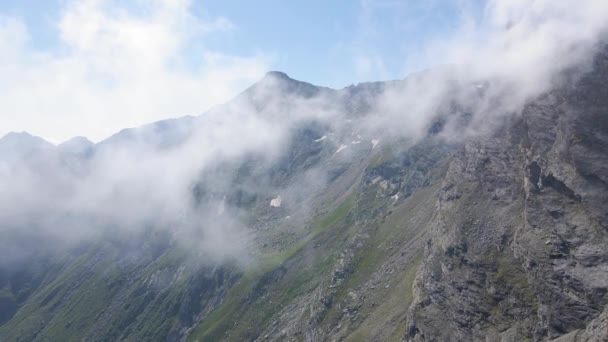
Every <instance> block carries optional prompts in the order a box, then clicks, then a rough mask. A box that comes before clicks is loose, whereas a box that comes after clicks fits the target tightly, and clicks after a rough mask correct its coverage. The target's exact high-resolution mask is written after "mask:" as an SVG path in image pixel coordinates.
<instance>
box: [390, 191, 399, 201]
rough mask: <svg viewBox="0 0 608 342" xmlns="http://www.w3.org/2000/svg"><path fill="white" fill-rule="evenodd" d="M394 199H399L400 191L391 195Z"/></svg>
mask: <svg viewBox="0 0 608 342" xmlns="http://www.w3.org/2000/svg"><path fill="white" fill-rule="evenodd" d="M391 198H392V199H394V200H395V201H398V200H399V193H396V194H394V195H393V196H391Z"/></svg>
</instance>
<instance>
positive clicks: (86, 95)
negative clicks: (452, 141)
mask: <svg viewBox="0 0 608 342" xmlns="http://www.w3.org/2000/svg"><path fill="white" fill-rule="evenodd" d="M491 1H493V2H496V3H502V4H505V3H508V1H507V0H491ZM503 7H504V6H503ZM519 7H521V6H519ZM487 8H488V6H487V4H486V3H485V2H484V0H456V1H453V0H425V1H413V0H404V1H397V0H358V1H355V0H353V1H347V0H333V1H322V0H309V1H295V0H294V1H279V0H257V1H237V0H208V1H198V0H45V1H39V0H3V1H0V51H2V54H0V103H2V106H3V112H1V113H0V136H2V135H4V134H6V133H8V132H10V131H28V132H30V133H32V134H35V135H39V136H42V137H44V138H46V139H47V140H50V141H52V142H56V143H59V142H61V141H64V140H66V139H69V138H71V137H73V136H80V135H83V136H86V137H89V138H90V139H92V140H93V141H99V140H101V139H103V138H105V137H107V136H110V135H111V134H113V133H115V132H116V131H118V130H120V129H122V128H125V127H134V126H139V125H143V124H145V123H149V122H153V121H157V120H162V119H165V118H172V117H178V116H183V115H198V114H201V113H203V112H205V111H206V110H208V109H209V108H212V107H213V106H215V105H218V104H221V103H224V102H226V101H229V100H230V99H231V98H233V97H234V96H235V95H236V94H238V93H239V92H240V91H242V90H243V89H245V88H246V87H248V86H250V85H251V84H253V83H254V82H256V81H257V80H259V79H261V78H262V77H263V75H264V73H265V72H266V71H269V70H280V71H284V72H286V73H287V74H289V75H290V76H291V77H292V78H295V79H298V80H303V81H307V82H310V83H313V84H317V85H322V86H329V87H333V88H342V87H346V86H348V85H350V84H355V83H360V82H364V81H379V80H387V79H400V78H404V77H405V76H406V75H407V74H408V73H411V72H414V71H418V70H421V69H427V68H430V67H433V66H436V65H440V64H444V63H450V62H452V61H451V60H449V59H447V58H449V57H448V56H449V54H447V53H442V52H441V51H445V49H443V48H442V43H445V42H450V41H454V39H451V38H450V37H452V36H454V37H457V36H460V35H461V34H462V32H463V28H465V29H467V30H468V31H471V32H473V31H475V30H476V28H477V26H479V23H480V22H483V18H484V17H485V16H486V11H487ZM510 8H511V7H510V6H506V9H507V10H508V11H511V9H510ZM499 12H501V13H502V12H504V11H502V10H501V11H499ZM511 12H512V11H511ZM482 14H483V15H482ZM465 31H466V30H465ZM434 42H438V43H439V44H433V43H434ZM442 49H443V50H442ZM438 51H440V52H439V53H438Z"/></svg>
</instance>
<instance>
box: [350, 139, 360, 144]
mask: <svg viewBox="0 0 608 342" xmlns="http://www.w3.org/2000/svg"><path fill="white" fill-rule="evenodd" d="M360 142H361V140H356V141H353V142H352V143H351V144H353V145H357V144H358V143H360Z"/></svg>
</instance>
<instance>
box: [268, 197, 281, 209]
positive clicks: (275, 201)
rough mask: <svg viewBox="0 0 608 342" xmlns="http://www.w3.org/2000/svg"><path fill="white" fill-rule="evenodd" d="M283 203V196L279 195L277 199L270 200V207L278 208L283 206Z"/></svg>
mask: <svg viewBox="0 0 608 342" xmlns="http://www.w3.org/2000/svg"><path fill="white" fill-rule="evenodd" d="M281 201H282V199H281V196H280V195H279V196H277V197H276V198H273V199H271V200H270V206H271V207H274V208H278V207H280V206H281Z"/></svg>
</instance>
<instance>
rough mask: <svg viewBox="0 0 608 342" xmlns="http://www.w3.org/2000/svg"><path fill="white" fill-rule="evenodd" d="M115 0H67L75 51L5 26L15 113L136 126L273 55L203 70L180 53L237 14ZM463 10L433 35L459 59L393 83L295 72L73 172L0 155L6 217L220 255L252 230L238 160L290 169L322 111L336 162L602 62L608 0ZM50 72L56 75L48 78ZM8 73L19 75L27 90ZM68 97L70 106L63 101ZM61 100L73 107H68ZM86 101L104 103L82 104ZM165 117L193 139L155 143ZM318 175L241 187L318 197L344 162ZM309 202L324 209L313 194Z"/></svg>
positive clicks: (488, 117)
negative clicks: (34, 44) (298, 138)
mask: <svg viewBox="0 0 608 342" xmlns="http://www.w3.org/2000/svg"><path fill="white" fill-rule="evenodd" d="M563 3H567V5H564V4H563ZM107 4H108V3H107V2H106V1H86V2H78V3H76V2H74V3H69V4H68V6H67V7H66V9H65V11H64V13H63V15H62V17H61V18H62V19H61V20H60V22H59V27H60V28H61V29H60V32H61V33H62V41H63V42H64V43H65V45H66V48H68V49H67V50H66V51H65V52H64V53H63V54H58V53H53V54H49V53H41V52H35V53H34V52H32V51H30V50H28V48H27V40H28V38H27V30H26V28H25V27H24V25H23V23H22V22H20V21H19V20H16V19H14V18H4V19H3V21H2V25H1V27H2V28H3V29H2V30H1V31H0V37H6V38H7V39H6V40H3V44H5V45H6V46H10V47H11V49H10V51H11V52H12V54H5V55H2V56H0V58H4V59H5V60H8V61H10V63H3V64H2V65H3V66H4V68H3V69H2V70H3V71H2V73H3V75H10V76H11V77H8V78H0V82H3V83H2V89H4V90H6V92H7V94H4V93H2V94H0V98H2V100H3V101H5V100H6V103H7V107H6V108H16V109H17V113H21V112H22V111H23V112H24V111H26V110H31V109H32V108H34V107H35V106H41V107H40V108H39V110H40V111H39V113H42V112H44V110H46V109H48V108H44V107H49V108H52V110H50V111H48V112H50V113H53V114H54V115H57V117H54V118H52V117H51V118H50V119H49V118H41V122H40V125H42V124H45V125H48V126H49V129H51V128H54V127H56V126H53V125H59V126H61V125H65V126H66V127H67V128H66V132H67V131H69V129H80V128H81V127H84V128H82V129H89V128H87V126H86V123H85V121H86V122H88V123H89V124H90V125H92V126H93V128H99V131H100V132H101V131H102V130H109V131H110V132H113V131H114V130H115V128H112V127H110V125H104V123H103V120H104V118H105V119H106V120H115V122H114V121H113V122H112V124H115V125H120V127H122V126H128V125H129V124H125V122H124V121H125V120H127V121H128V120H133V121H137V120H139V119H141V118H143V117H139V115H148V114H151V113H152V114H154V115H157V114H158V115H162V116H165V115H168V116H170V115H172V113H179V114H180V115H181V114H184V113H187V112H188V108H195V107H200V105H201V103H200V102H201V101H203V102H204V101H209V102H211V100H212V99H217V98H220V97H222V96H229V95H230V94H232V91H234V89H235V88H236V87H237V84H240V83H241V82H242V81H244V80H247V79H248V78H252V77H254V76H255V77H257V74H258V72H259V71H261V70H262V68H263V65H264V64H263V61H260V60H259V59H257V58H253V59H252V58H243V57H235V56H226V55H223V54H221V53H218V52H214V51H206V50H204V53H203V54H202V56H203V58H202V60H201V62H200V63H199V64H198V65H197V66H196V67H195V72H194V73H193V72H192V67H186V64H187V63H186V62H185V61H182V60H180V57H179V56H180V53H179V51H180V49H182V48H184V45H187V44H188V42H191V41H192V39H198V38H200V37H201V35H202V37H204V35H206V34H210V32H217V31H218V30H220V31H221V30H226V29H233V28H232V26H233V25H231V24H229V22H227V21H225V20H224V19H217V20H206V21H203V22H201V19H200V18H195V17H193V16H191V14H190V13H189V12H188V10H187V8H188V6H187V3H184V2H174V1H167V2H161V1H157V2H154V3H153V5H149V6H148V5H147V6H145V7H144V8H145V9H146V10H145V11H143V13H134V12H132V11H126V10H124V9H118V10H117V9H108V8H106V5H107ZM463 8H468V7H466V6H465V7H463ZM463 11H465V10H464V9H463ZM465 12H466V11H465ZM463 18H467V19H466V20H463V21H462V25H460V27H459V28H458V29H456V30H454V31H453V32H452V33H451V34H450V35H449V36H446V37H441V39H437V40H434V41H431V42H429V44H428V45H427V46H426V47H425V48H424V51H425V53H428V55H429V56H434V57H433V58H436V59H434V60H435V61H437V63H438V64H445V63H446V62H449V64H448V65H444V66H441V67H437V68H434V69H433V70H429V71H423V72H419V73H416V74H412V75H410V76H409V77H408V78H407V79H406V80H404V81H398V82H390V83H385V84H384V86H385V87H384V88H382V87H377V86H378V85H377V84H376V85H374V84H367V85H362V86H361V87H358V88H347V89H344V90H340V91H333V90H328V89H324V90H319V89H317V88H315V87H312V86H310V85H307V84H304V83H292V82H290V81H288V82H284V81H285V79H284V76H282V75H281V74H275V75H274V76H271V77H266V78H265V79H264V80H263V81H262V82H261V83H259V84H257V85H256V86H255V87H253V88H251V89H249V90H248V91H247V92H246V93H245V94H241V95H240V96H239V97H238V98H237V99H236V100H235V101H232V102H230V103H228V104H227V105H224V106H218V107H216V108H215V109H214V110H211V111H209V112H207V113H206V114H204V115H202V116H199V117H196V118H190V119H183V120H180V121H175V122H172V123H165V124H166V125H168V126H169V128H167V127H165V126H161V127H160V128H159V127H157V126H147V127H143V128H140V129H138V130H135V131H132V132H131V134H132V135H130V136H129V139H127V141H126V143H125V141H118V143H117V144H115V145H112V146H110V147H107V150H105V151H103V149H102V150H101V152H99V154H97V155H96V156H95V158H94V160H92V161H91V164H90V169H87V170H86V172H85V173H84V176H81V177H73V178H71V177H72V175H71V174H69V173H68V174H66V173H65V170H64V169H63V166H53V167H45V168H40V167H35V165H34V167H30V165H24V166H23V165H17V166H14V167H13V166H10V167H8V168H1V166H2V165H1V164H0V173H2V172H3V173H4V174H2V176H3V179H11V183H10V184H9V183H7V182H5V183H0V190H1V191H0V222H3V223H4V226H3V227H0V229H4V230H3V231H2V232H3V233H6V232H7V231H9V230H10V229H7V227H8V228H17V229H12V230H10V231H19V229H20V228H21V227H24V226H28V227H32V226H34V225H33V224H31V222H35V226H36V228H37V229H39V232H43V233H44V234H41V235H42V236H47V237H49V238H50V239H51V240H61V241H65V240H68V239H71V240H74V241H75V242H78V241H80V240H82V239H85V238H88V237H89V236H90V235H95V234H99V233H101V232H105V231H107V229H110V228H111V229H118V230H119V231H120V230H124V231H127V232H141V231H142V229H143V228H145V227H148V226H150V225H151V223H154V225H155V226H158V227H162V229H165V230H168V231H171V232H173V233H174V238H175V239H176V240H180V241H183V242H186V243H192V244H195V245H199V246H200V247H201V249H202V250H203V251H209V253H211V254H212V255H214V256H216V257H218V258H223V257H225V256H226V254H227V255H229V256H233V254H235V253H236V254H240V252H242V251H244V250H245V248H244V245H246V244H247V239H246V236H247V235H248V232H250V230H249V229H248V227H247V225H246V224H245V223H244V222H247V220H245V219H242V218H243V216H242V214H243V213H242V211H241V210H243V209H242V208H238V206H237V205H234V206H231V204H230V203H228V202H229V201H226V203H224V200H225V197H224V196H228V195H230V193H231V192H234V191H236V190H238V189H236V185H237V184H236V183H235V182H234V181H235V176H236V174H237V171H239V170H240V169H239V168H240V167H241V166H243V165H245V166H247V165H248V164H247V163H248V162H250V161H251V160H255V161H256V162H259V163H258V167H259V169H257V170H253V171H256V172H260V173H263V175H264V176H265V177H270V176H269V175H268V174H270V172H271V171H272V170H271V169H270V168H271V167H276V166H277V165H276V164H273V163H274V162H276V161H277V160H280V158H281V156H284V155H288V156H289V155H290V153H287V152H290V151H287V150H286V149H288V148H289V146H290V144H289V142H290V141H291V139H292V138H293V131H292V129H293V128H294V127H295V126H297V125H299V124H300V123H302V122H307V121H311V120H316V121H320V122H321V123H322V124H323V125H324V127H326V128H327V129H328V130H329V131H333V132H327V136H330V135H331V138H328V139H327V140H325V141H323V142H322V144H323V146H325V144H334V146H331V145H327V146H328V148H330V149H332V147H333V149H332V150H331V151H330V153H329V155H328V156H331V154H332V153H334V152H335V151H336V150H337V149H338V146H341V145H345V146H350V148H348V149H347V150H344V151H342V152H340V154H339V155H338V157H336V158H334V159H332V161H331V162H332V163H333V162H334V161H335V163H342V162H343V163H348V158H349V156H350V157H352V156H353V155H354V154H351V152H352V151H353V150H355V149H356V147H355V146H360V145H353V143H352V142H353V139H355V138H353V135H355V136H356V135H357V134H362V135H365V139H380V141H382V142H383V143H382V144H384V143H385V142H387V143H390V141H391V139H394V138H397V139H400V140H403V139H409V141H411V142H415V141H417V140H418V139H421V138H422V137H424V136H425V135H426V132H427V131H428V128H429V126H430V125H431V124H432V123H433V122H434V120H436V119H437V118H439V117H443V118H444V119H446V121H447V124H446V127H445V128H444V131H443V132H442V133H441V136H442V137H444V138H445V139H448V140H462V139H465V138H468V137H471V136H474V135H477V134H483V133H486V132H488V131H491V130H492V129H495V128H496V127H498V126H499V125H500V123H501V122H502V119H504V118H507V117H510V116H511V115H514V114H515V115H516V114H517V113H518V112H519V111H520V110H521V108H523V106H524V105H525V103H526V102H527V101H529V100H530V99H533V98H534V97H536V96H538V95H539V94H541V93H543V92H545V91H548V90H549V89H551V87H553V86H554V85H555V83H556V82H557V81H559V76H560V75H561V74H562V73H563V72H564V71H566V70H568V69H571V68H575V67H577V68H579V69H580V70H584V68H582V69H581V66H585V65H588V62H589V61H590V58H591V57H592V56H593V54H594V52H595V49H596V47H597V44H598V42H599V41H601V39H602V38H603V37H604V34H605V31H606V25H607V23H608V20H605V19H606V18H608V4H606V3H605V2H603V1H587V2H581V3H580V4H576V3H575V1H570V0H565V1H564V2H560V3H557V2H554V1H543V0H538V1H534V2H529V1H506V0H495V1H491V2H489V3H488V4H487V6H486V7H485V10H484V14H483V17H482V18H481V19H479V20H478V19H468V18H473V16H469V15H463ZM151 33H154V34H152V35H150V34H151ZM439 57H441V58H439ZM558 57H559V58H558ZM366 63H367V62H362V66H363V67H365V64H366ZM374 65H382V63H381V61H380V62H373V63H372V64H371V66H372V67H370V68H367V70H364V71H367V72H373V69H374ZM364 69H365V68H364ZM11 72H13V74H11ZM18 76H19V77H18ZM41 80H42V81H45V82H49V83H48V84H47V83H45V82H42V83H37V82H38V81H41ZM10 82H15V85H14V89H12V88H11V87H10ZM47 93H48V94H47ZM26 99H30V101H29V102H28V101H26ZM32 99H35V100H32ZM60 99H61V100H65V103H64V102H59V100H60ZM11 101H14V102H11ZM54 101H57V102H58V103H60V104H61V105H60V106H57V107H53V105H54V104H55V102H54ZM17 104H19V105H21V106H24V107H23V108H20V107H19V106H18V105H17ZM452 104H457V105H458V106H459V107H460V108H461V109H462V110H466V111H468V112H469V114H470V115H471V119H470V121H469V123H468V125H466V126H464V127H463V126H462V125H461V124H462V123H461V122H459V121H458V120H453V116H452V117H450V114H451V113H452V112H453V110H452V107H451V105H452ZM27 106H34V107H31V108H30V107H27ZM57 108H61V109H62V110H64V111H65V112H64V113H60V114H58V113H57V112H56V109H57ZM345 108H351V109H353V108H354V109H355V110H358V109H360V108H363V110H368V112H367V113H365V114H367V115H366V116H364V117H363V118H361V117H358V116H357V115H355V114H353V113H345ZM83 109H90V111H86V112H80V110H83ZM155 113H156V114H155ZM356 114H361V113H356ZM122 115H126V116H125V117H124V118H123V117H122ZM146 117H147V116H146ZM36 118H37V119H40V116H37V117H36ZM58 118H61V120H63V121H57V119H58ZM65 120H67V121H65ZM83 120H84V121H83ZM87 120H88V121H87ZM96 120H97V121H96ZM450 120H452V121H450ZM66 122H69V124H66ZM171 125H177V126H178V127H172V126H171ZM41 127H42V126H41ZM163 129H166V130H168V131H167V132H169V133H167V136H169V137H173V136H174V135H177V136H178V138H179V137H186V138H187V139H184V141H181V140H180V141H179V142H180V143H176V146H174V147H172V148H166V149H164V148H162V149H158V148H157V145H158V144H159V141H156V140H154V138H155V137H156V138H158V136H157V135H155V134H153V133H154V132H156V131H157V130H161V131H162V130H163ZM34 132H36V131H34ZM151 132H152V133H151ZM171 132H178V133H179V134H173V133H171ZM332 133H333V134H332ZM72 134H73V133H69V134H68V133H66V135H68V136H69V135H72ZM104 134H106V133H104ZM150 137H152V139H151V140H152V143H151V142H150V141H149V140H150V139H149V138H150ZM317 138H320V136H316V137H314V139H313V138H311V137H309V136H306V139H308V140H306V142H300V143H309V144H318V142H316V143H315V142H314V140H316V139H317ZM362 139H363V138H362ZM161 140H162V139H161ZM178 140H179V139H178ZM357 140H359V138H358V137H357ZM361 145H363V144H361ZM100 148H101V147H100ZM352 153H354V152H352ZM57 164H58V165H61V163H60V162H57ZM44 165H45V166H48V165H54V164H53V163H50V164H48V163H47V164H44ZM338 166H340V165H338ZM284 167H287V166H284ZM251 171H252V170H250V169H248V170H247V172H249V173H250V174H251ZM300 171H301V170H300ZM247 172H246V173H247ZM264 172H266V173H268V174H264ZM307 172H308V173H307V174H304V175H302V177H300V178H295V180H294V179H292V181H293V182H292V183H288V184H278V185H277V184H267V183H264V182H260V184H249V183H248V184H244V185H243V184H241V185H243V186H244V187H246V186H248V187H251V190H252V191H259V195H260V201H261V202H264V207H265V208H267V207H268V203H269V201H270V199H271V198H275V197H276V196H277V195H281V198H282V199H283V200H284V202H285V205H283V204H282V206H281V208H282V209H285V208H286V207H288V206H289V202H290V200H291V199H293V198H304V199H307V198H310V197H309V196H311V194H314V192H315V191H317V190H318V189H322V188H323V185H324V182H325V181H326V180H327V179H328V178H329V177H328V173H331V170H328V169H323V168H314V169H312V170H307ZM253 174H255V172H253ZM260 179H262V180H266V181H267V179H266V178H264V177H260ZM201 180H207V181H208V183H206V185H207V186H208V188H207V189H203V190H201V192H205V193H206V194H208V195H209V196H208V198H207V202H206V203H204V205H202V206H197V205H195V203H193V200H194V198H195V197H196V196H193V193H194V192H195V191H194V188H195V186H196V185H197V183H198V182H199V181H201ZM249 181H250V183H256V182H257V181H259V179H256V178H254V179H253V180H249ZM287 190H288V191H287ZM265 196H267V198H266V197H265ZM261 202H260V203H261ZM220 206H222V207H224V208H225V209H224V212H223V213H222V214H219V213H218V211H217V208H218V207H220ZM301 207H303V208H308V207H309V208H310V209H315V208H314V204H311V203H302V204H301ZM245 214H247V213H245ZM36 220H38V221H36ZM83 222H84V223H83ZM7 223H10V225H9V224H7ZM9 226H10V227H9ZM108 227H110V228H108ZM34 235H35V234H34ZM241 239H243V240H244V241H241ZM6 241H8V239H7V240H6ZM49 245H51V243H49ZM10 253H12V252H10Z"/></svg>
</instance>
